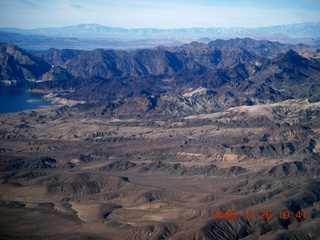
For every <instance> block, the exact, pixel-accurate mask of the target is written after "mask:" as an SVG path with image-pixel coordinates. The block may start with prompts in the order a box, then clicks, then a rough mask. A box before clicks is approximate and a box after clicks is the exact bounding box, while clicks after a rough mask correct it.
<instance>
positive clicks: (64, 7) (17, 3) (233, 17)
mask: <svg viewBox="0 0 320 240" xmlns="http://www.w3.org/2000/svg"><path fill="white" fill-rule="evenodd" d="M303 22H320V0H198V1H192V0H105V1H102V0H77V1H76V0H0V27H17V28H24V29H32V28H44V27H63V26H73V25H78V24H83V23H85V24H101V25H104V26H111V27H123V28H166V29H171V28H191V27H204V28H207V27H248V28H250V27H264V26H274V25H283V24H292V23H303Z"/></svg>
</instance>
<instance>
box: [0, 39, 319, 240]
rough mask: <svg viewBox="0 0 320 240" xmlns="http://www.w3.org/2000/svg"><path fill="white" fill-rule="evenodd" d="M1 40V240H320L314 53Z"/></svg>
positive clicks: (246, 44) (247, 43) (244, 45)
mask: <svg viewBox="0 0 320 240" xmlns="http://www.w3.org/2000/svg"><path fill="white" fill-rule="evenodd" d="M0 46H1V48H0V50H1V51H0V53H1V54H0V61H1V69H0V70H1V75H0V80H1V82H5V83H7V84H10V83H11V84H14V83H16V82H20V81H25V80H26V79H28V80H29V81H32V83H33V84H32V86H31V88H30V90H29V91H31V92H38V93H39V92H40V93H44V94H46V95H45V98H47V99H50V100H51V101H53V105H52V106H47V107H40V108H37V109H33V110H25V111H21V112H16V113H6V114H1V115H0V179H1V181H0V238H1V239H154V240H155V239H170V240H178V239H181V240H182V239H190V240H191V239H199V240H200V239H245V240H250V239H276V240H282V239H310V240H311V239H320V222H319V219H320V180H319V177H320V165H319V161H320V140H319V139H320V121H319V116H320V94H319V93H320V82H319V77H320V63H319V48H317V47H316V46H312V47H310V46H306V45H303V44H300V45H288V44H281V43H278V42H269V41H265V40H263V41H256V40H253V39H248V38H246V39H239V38H237V39H231V40H215V41H212V42H210V43H208V44H206V43H199V42H192V43H189V44H185V45H182V46H178V47H163V46H161V47H157V48H154V49H142V50H141V49H140V50H136V51H132V52H125V51H120V50H103V49H95V50H92V51H84V50H70V49H64V50H57V49H49V50H45V51H32V52H28V51H26V50H23V49H21V48H19V47H17V46H14V45H10V44H1V45H0ZM8 104H9V103H8Z"/></svg>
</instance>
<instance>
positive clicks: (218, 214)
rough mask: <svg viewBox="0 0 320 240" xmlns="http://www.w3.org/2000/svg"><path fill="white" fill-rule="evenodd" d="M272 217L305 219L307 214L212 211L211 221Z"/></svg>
mask: <svg viewBox="0 0 320 240" xmlns="http://www.w3.org/2000/svg"><path fill="white" fill-rule="evenodd" d="M273 217H278V218H280V219H289V218H296V219H299V220H300V219H306V218H307V213H306V211H305V210H299V211H297V212H291V211H289V210H287V209H284V210H280V211H278V212H272V211H271V210H260V211H253V210H244V211H242V212H237V211H236V210H212V219H215V220H218V219H236V218H244V219H247V220H249V221H251V220H253V219H260V220H271V219H272V218H273Z"/></svg>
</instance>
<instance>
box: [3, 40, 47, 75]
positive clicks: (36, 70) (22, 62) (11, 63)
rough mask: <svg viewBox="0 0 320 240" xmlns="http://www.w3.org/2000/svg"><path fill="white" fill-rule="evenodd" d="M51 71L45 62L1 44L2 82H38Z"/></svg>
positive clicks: (11, 46) (12, 46) (16, 48)
mask: <svg viewBox="0 0 320 240" xmlns="http://www.w3.org/2000/svg"><path fill="white" fill-rule="evenodd" d="M50 69H51V65H50V64H48V63H47V62H45V61H44V60H42V59H40V58H38V57H36V56H34V55H32V54H30V53H28V52H27V51H24V50H23V49H21V48H18V47H16V46H14V45H10V44H0V80H25V79H28V80H33V81H35V80H37V79H40V78H41V76H42V75H43V74H45V73H46V72H48V71H49V70H50Z"/></svg>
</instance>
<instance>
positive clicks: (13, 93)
mask: <svg viewBox="0 0 320 240" xmlns="http://www.w3.org/2000/svg"><path fill="white" fill-rule="evenodd" d="M29 87H30V83H28V82H24V83H19V84H15V85H4V84H0V113H8V112H19V111H23V110H27V109H34V108H37V107H39V106H49V105H51V102H50V101H48V100H45V99H43V94H39V93H30V92H28V91H27V90H28V89H29Z"/></svg>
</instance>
